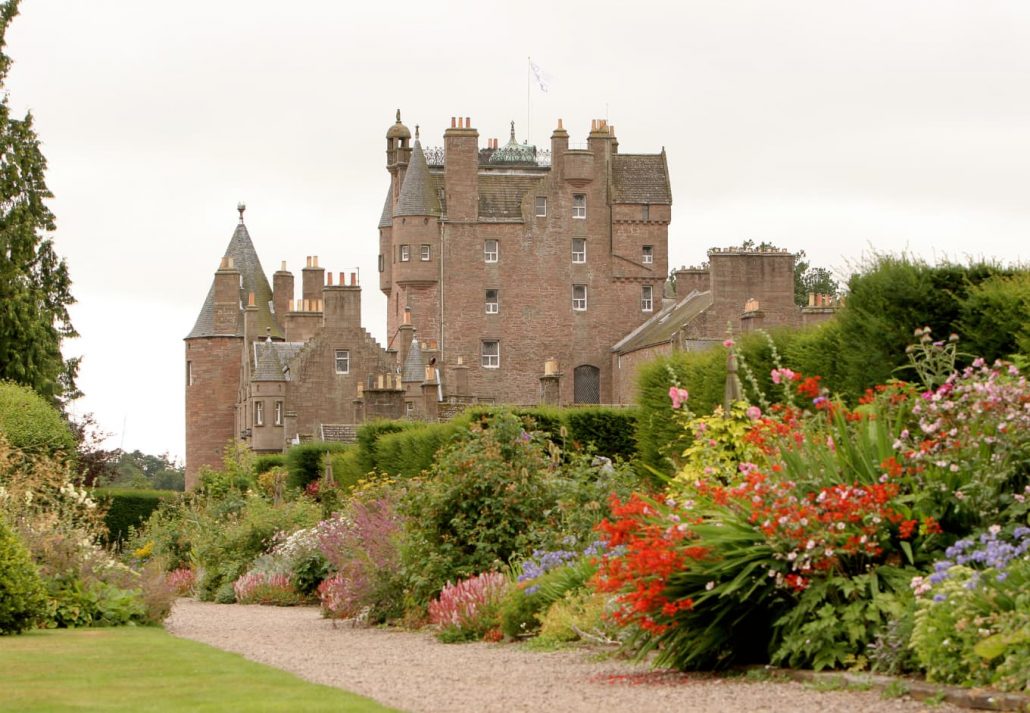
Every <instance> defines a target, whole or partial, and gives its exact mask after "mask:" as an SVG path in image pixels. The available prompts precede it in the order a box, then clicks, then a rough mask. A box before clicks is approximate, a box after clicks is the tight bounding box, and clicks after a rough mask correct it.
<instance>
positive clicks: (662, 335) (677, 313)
mask: <svg viewBox="0 0 1030 713" xmlns="http://www.w3.org/2000/svg"><path fill="white" fill-rule="evenodd" d="M711 306H712V293H711V292H710V291H709V292H698V291H696V290H695V291H693V292H691V293H690V294H689V295H687V296H686V297H684V298H683V299H682V300H680V301H679V302H675V303H673V304H671V305H669V306H667V307H664V308H662V310H661V311H660V312H658V313H657V314H656V315H654V316H653V317H651V319H649V320H647V321H646V322H644V323H643V324H642V325H640V326H639V327H637V328H636V329H634V330H633V331H632V332H630V333H629V334H628V335H626V336H625V337H624V338H623V339H622V340H621V341H619V342H618V343H617V344H616V345H615V346H613V347H612V351H613V352H617V353H620V354H626V353H628V352H632V351H636V350H637V349H643V348H645V347H650V346H654V345H657V344H665V343H667V342H669V341H671V340H672V338H673V336H675V334H676V332H678V331H679V330H680V329H682V328H683V326H684V325H686V324H689V323H690V322H691V321H692V320H694V319H695V318H696V317H697V316H698V315H699V314H701V313H702V312H704V311H705V310H706V309H708V308H709V307H711Z"/></svg>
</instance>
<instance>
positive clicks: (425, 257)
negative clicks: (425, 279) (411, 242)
mask: <svg viewBox="0 0 1030 713" xmlns="http://www.w3.org/2000/svg"><path fill="white" fill-rule="evenodd" d="M419 257H420V258H421V260H422V262H429V246H428V245H423V246H422V249H421V251H420V253H419Z"/></svg>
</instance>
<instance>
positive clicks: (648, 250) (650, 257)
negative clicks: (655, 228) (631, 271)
mask: <svg viewBox="0 0 1030 713" xmlns="http://www.w3.org/2000/svg"><path fill="white" fill-rule="evenodd" d="M641 262H643V263H644V264H645V265H650V264H651V263H653V262H654V246H652V245H645V246H644V254H643V255H642V256H641Z"/></svg>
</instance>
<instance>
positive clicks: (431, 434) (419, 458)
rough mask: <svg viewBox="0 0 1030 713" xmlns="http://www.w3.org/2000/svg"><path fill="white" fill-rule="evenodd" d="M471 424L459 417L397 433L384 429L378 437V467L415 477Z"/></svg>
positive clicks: (383, 470) (391, 472)
mask: <svg viewBox="0 0 1030 713" xmlns="http://www.w3.org/2000/svg"><path fill="white" fill-rule="evenodd" d="M466 427H467V422H465V421H464V420H462V419H460V418H458V419H454V420H452V421H447V422H445V423H426V424H420V426H419V427H418V428H406V429H404V430H403V431H400V432H397V433H384V434H383V435H381V436H380V437H379V439H378V440H377V441H376V468H377V469H378V470H379V471H381V472H383V473H389V474H391V475H396V476H400V477H403V478H411V477H414V476H416V475H418V474H419V473H421V472H422V471H424V470H428V469H429V468H430V467H431V466H432V465H433V460H434V458H435V456H436V452H437V451H438V450H440V448H441V446H444V445H446V444H447V443H449V442H450V441H451V439H453V438H454V436H455V435H456V434H458V433H461V432H462V431H464V430H465V428H466Z"/></svg>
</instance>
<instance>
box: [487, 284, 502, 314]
mask: <svg viewBox="0 0 1030 713" xmlns="http://www.w3.org/2000/svg"><path fill="white" fill-rule="evenodd" d="M497 295H498V290H487V291H486V313H487V314H497V313H498V312H500V311H501V310H500V305H499V304H498V301H497Z"/></svg>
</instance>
